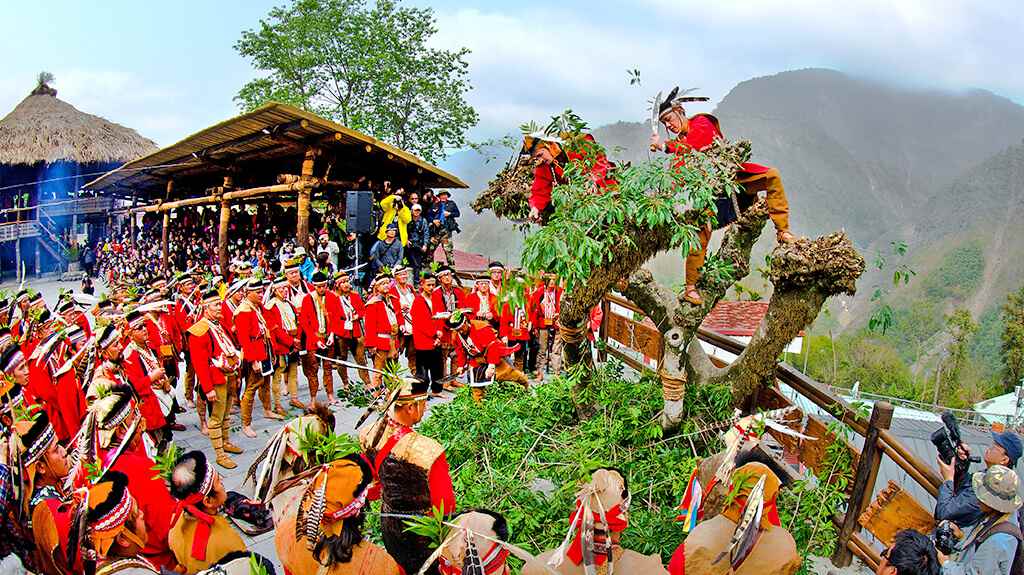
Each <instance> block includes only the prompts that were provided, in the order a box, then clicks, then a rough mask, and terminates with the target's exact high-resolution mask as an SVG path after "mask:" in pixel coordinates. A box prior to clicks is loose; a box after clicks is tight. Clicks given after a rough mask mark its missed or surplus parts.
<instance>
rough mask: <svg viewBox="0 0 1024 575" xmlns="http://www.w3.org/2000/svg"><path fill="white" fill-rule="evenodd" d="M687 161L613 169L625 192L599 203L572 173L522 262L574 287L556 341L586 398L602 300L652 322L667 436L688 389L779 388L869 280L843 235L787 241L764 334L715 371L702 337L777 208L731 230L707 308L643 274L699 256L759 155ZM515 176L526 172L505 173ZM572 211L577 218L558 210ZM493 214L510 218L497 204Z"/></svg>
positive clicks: (711, 275)
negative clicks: (813, 329)
mask: <svg viewBox="0 0 1024 575" xmlns="http://www.w3.org/2000/svg"><path fill="white" fill-rule="evenodd" d="M585 127H586V126H585V124H583V123H582V122H580V123H579V124H578V125H577V126H575V128H576V132H577V133H584V132H585ZM563 141H564V142H565V143H564V147H566V148H567V150H566V153H567V154H568V152H569V151H573V149H574V146H578V145H579V144H578V143H577V142H580V141H587V140H584V139H582V138H568V139H567V138H563ZM679 153H680V154H681V155H682V156H683V157H684V161H683V162H679V161H676V160H675V159H673V161H671V162H670V161H669V160H668V159H666V158H654V159H651V160H649V161H647V162H642V163H639V164H637V165H632V166H626V167H620V168H618V169H615V170H613V171H612V174H611V177H613V178H614V179H615V181H616V182H617V185H616V186H615V188H614V189H613V190H609V191H607V192H606V193H602V194H594V193H591V190H592V188H593V180H592V179H591V178H590V176H589V173H587V171H586V170H581V169H578V168H573V167H572V163H570V164H569V169H567V170H566V172H565V181H564V182H559V183H557V184H556V185H555V186H554V188H553V194H552V200H553V203H554V207H555V209H554V211H553V213H552V214H551V217H550V218H549V219H548V221H547V223H546V225H545V226H544V227H542V228H539V229H536V230H535V231H533V232H532V233H531V234H530V235H529V236H528V237H527V238H526V242H525V246H524V250H523V256H522V261H523V264H524V266H525V267H527V268H528V269H529V270H531V271H534V272H535V271H536V270H541V269H543V270H546V271H549V272H551V273H554V274H556V275H557V276H559V277H561V278H563V279H564V280H565V282H566V291H565V294H564V296H563V298H562V302H561V308H560V311H559V317H558V324H559V336H560V337H561V339H562V342H563V353H564V361H565V367H566V368H569V369H572V368H574V367H582V369H583V373H584V376H585V377H583V378H581V383H580V389H578V395H579V396H581V397H585V394H584V393H583V392H585V390H586V387H587V386H588V385H589V379H588V378H587V377H586V374H587V373H588V372H590V371H592V367H593V364H592V361H593V360H592V356H591V350H590V343H589V341H588V339H587V338H586V326H587V318H588V316H589V312H590V310H591V309H592V308H593V307H594V306H595V305H597V304H598V303H600V302H601V300H602V299H603V298H604V296H605V294H607V293H608V292H609V291H611V290H612V289H620V290H624V294H625V295H626V296H627V297H628V298H629V299H630V300H632V301H633V302H634V303H636V304H637V305H638V306H639V307H640V308H641V309H643V310H644V312H645V314H646V315H647V316H648V317H650V318H651V319H652V320H653V321H654V323H655V325H657V326H658V329H659V330H661V332H662V333H663V334H664V339H665V345H664V351H663V355H662V357H661V358H660V362H659V365H660V367H659V370H658V371H659V375H660V377H661V379H662V384H663V387H664V390H665V412H664V414H663V417H662V425H663V426H664V427H665V428H672V427H674V426H676V425H678V422H679V421H680V419H681V417H682V413H681V411H682V401H681V400H682V390H683V385H684V383H689V384H690V385H697V386H701V385H706V384H718V385H724V386H728V387H729V388H731V390H732V395H733V401H734V403H735V404H736V405H739V404H741V403H742V402H743V401H744V400H745V399H746V397H747V396H748V395H749V394H750V393H751V392H752V391H753V390H754V389H756V388H757V387H758V386H761V385H764V384H766V383H767V382H770V381H772V378H773V375H774V371H775V367H776V365H777V363H778V358H779V356H780V355H781V352H782V350H783V349H784V347H785V346H786V345H787V344H788V343H789V342H790V341H791V340H792V339H793V337H795V336H796V335H797V333H798V332H799V331H800V330H801V329H803V328H805V327H806V326H807V325H809V324H810V323H811V322H812V321H813V320H814V318H815V317H816V316H817V314H818V312H819V311H820V309H821V306H822V305H823V304H824V302H825V300H826V299H827V298H828V297H830V296H832V295H835V294H839V293H850V294H852V293H853V292H854V291H855V290H856V281H857V278H859V277H860V275H861V274H862V273H863V271H864V260H863V258H862V257H861V256H860V254H859V253H857V251H856V250H855V249H854V247H853V245H852V244H851V243H850V241H849V239H848V238H847V237H846V235H845V234H844V233H842V232H837V233H834V234H830V235H827V236H823V237H820V238H817V239H815V240H807V239H800V240H796V241H792V242H790V241H785V239H788V238H785V239H784V241H783V242H782V243H780V244H779V245H778V246H777V247H776V248H775V250H774V252H773V253H772V255H771V262H772V263H771V269H770V271H769V279H770V281H771V282H772V284H773V286H774V293H773V294H772V298H771V301H770V303H769V310H768V314H767V316H766V319H765V322H764V325H762V326H761V328H760V329H759V330H758V333H757V334H756V335H755V336H754V338H753V339H752V341H751V342H750V344H749V345H748V346H747V348H746V350H745V351H744V352H743V353H742V354H741V355H740V357H739V358H738V359H737V360H736V361H735V362H734V363H733V364H731V365H729V366H728V367H726V368H721V369H720V368H716V367H715V366H714V365H712V363H711V361H710V360H709V358H708V357H707V355H706V354H705V353H704V351H703V349H702V348H701V347H700V345H698V344H697V343H696V342H693V341H692V340H693V337H694V335H695V334H696V332H697V328H698V326H699V325H700V323H701V320H703V318H704V317H705V316H706V315H707V314H708V313H709V312H710V311H711V308H712V307H713V306H714V304H715V303H716V302H717V301H718V300H719V299H721V298H722V297H723V296H724V295H725V292H726V291H727V290H728V289H729V288H730V287H731V286H732V285H733V284H734V283H735V282H737V281H739V280H741V279H743V277H745V276H746V275H747V274H748V273H749V271H750V251H751V248H752V247H753V245H754V243H755V242H756V240H757V238H758V237H759V236H760V234H761V230H762V229H763V227H764V225H765V223H766V221H767V220H768V217H769V210H768V208H767V207H766V203H765V201H763V200H761V201H757V202H754V203H753V205H752V206H751V207H750V208H749V209H747V210H745V211H742V212H741V213H740V214H739V215H738V217H737V219H736V221H735V222H734V223H733V225H732V226H731V227H730V228H729V229H728V230H727V231H726V234H725V237H724V238H723V241H722V245H721V247H720V248H719V250H718V252H717V253H716V254H714V255H713V256H711V257H710V258H708V263H707V264H705V270H706V271H705V273H704V275H703V277H700V278H699V279H697V280H696V285H695V287H696V288H698V289H700V290H701V292H702V293H703V296H704V297H703V298H702V303H701V304H699V305H698V304H694V303H693V302H691V301H688V300H687V299H685V298H684V297H682V296H680V295H677V294H676V293H674V292H673V291H672V290H670V289H668V288H667V287H665V286H662V285H660V284H658V283H657V282H656V281H654V279H653V277H652V276H651V274H650V272H648V271H646V270H643V269H641V267H642V266H643V265H644V263H645V262H647V261H648V260H649V259H651V258H652V257H654V256H655V255H657V254H658V253H660V252H663V251H668V250H677V249H679V250H681V251H682V253H684V254H689V253H690V252H692V251H694V250H698V249H700V247H701V245H702V243H701V240H700V237H699V233H700V230H701V229H703V228H704V227H706V226H707V225H708V224H709V223H711V222H713V221H715V216H716V214H717V211H716V203H715V201H716V199H717V198H719V197H728V196H729V195H731V194H738V193H741V192H743V189H741V187H740V184H739V183H738V182H737V173H739V172H742V169H743V168H742V165H744V164H745V163H746V162H747V161H748V159H749V155H750V148H749V143H747V142H736V143H729V142H726V141H725V140H724V139H723V138H721V137H715V138H712V139H711V142H710V144H709V145H707V146H704V147H702V148H701V149H698V148H695V147H692V146H690V147H684V148H683V149H681V150H680V151H679ZM513 170H522V167H521V166H518V165H514V164H510V165H509V166H508V167H507V168H506V171H507V172H508V171H513ZM523 180H524V179H523V178H516V177H508V175H507V174H499V176H498V177H497V178H496V180H495V181H497V182H507V183H508V184H507V185H508V186H509V187H510V189H509V190H506V193H504V195H502V194H497V193H488V194H487V195H486V197H487V198H494V204H497V203H499V201H501V202H505V205H507V204H508V203H509V201H510V200H512V199H514V198H513V196H517V195H518V196H519V197H522V196H526V195H527V194H528V193H529V191H528V188H527V187H526V186H527V185H529V184H528V182H526V181H523ZM494 185H495V184H493V183H492V188H493V186H494ZM516 186H521V188H517V187H516ZM513 188H514V189H513ZM567 204H571V205H572V209H571V210H566V209H561V208H562V207H563V206H564V205H567ZM478 205H479V198H478ZM491 208H492V209H498V210H502V208H501V207H500V206H497V208H496V207H495V205H493V204H492V206H491ZM503 213H504V212H503ZM624 280H625V281H624ZM582 407H583V408H584V409H585V406H582Z"/></svg>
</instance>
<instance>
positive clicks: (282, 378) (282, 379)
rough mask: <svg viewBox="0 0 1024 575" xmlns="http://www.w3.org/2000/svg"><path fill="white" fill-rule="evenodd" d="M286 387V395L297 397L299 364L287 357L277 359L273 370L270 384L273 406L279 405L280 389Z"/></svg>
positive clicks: (294, 398) (296, 398) (295, 398)
mask: <svg viewBox="0 0 1024 575" xmlns="http://www.w3.org/2000/svg"><path fill="white" fill-rule="evenodd" d="M282 389H287V390H288V396H289V397H290V398H291V399H292V400H294V401H298V399H299V364H298V363H296V362H292V361H288V359H287V358H284V357H282V358H279V359H278V360H277V368H276V369H275V370H274V379H273V382H272V383H271V386H270V391H271V395H272V396H273V398H274V407H275V408H276V407H277V406H279V405H281V390H282Z"/></svg>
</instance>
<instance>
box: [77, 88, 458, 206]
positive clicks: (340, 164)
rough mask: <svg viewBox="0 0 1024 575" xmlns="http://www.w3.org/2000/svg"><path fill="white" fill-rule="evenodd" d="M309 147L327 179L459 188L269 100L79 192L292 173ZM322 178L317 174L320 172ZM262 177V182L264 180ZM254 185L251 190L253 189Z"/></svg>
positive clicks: (436, 172) (404, 157) (150, 190)
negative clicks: (315, 150) (318, 155)
mask: <svg viewBox="0 0 1024 575" xmlns="http://www.w3.org/2000/svg"><path fill="white" fill-rule="evenodd" d="M309 146H317V147H319V148H320V149H321V150H322V151H323V152H324V159H323V160H320V161H319V162H318V164H320V165H330V166H331V168H330V169H331V172H330V177H331V178H332V179H340V180H344V179H350V180H351V179H357V178H361V177H362V178H367V179H370V180H373V181H376V182H380V181H382V180H390V181H392V182H415V183H416V185H418V186H422V187H427V188H466V187H468V186H467V185H466V184H465V183H464V182H463V181H462V180H460V179H459V178H458V177H456V176H454V175H452V174H449V173H448V172H446V171H444V170H442V169H441V168H438V167H437V166H434V165H432V164H429V163H427V162H425V161H423V160H421V159H420V158H418V157H416V156H414V155H413V154H410V153H409V152H406V151H404V150H400V149H398V148H396V147H394V146H392V145H390V144H387V143H384V142H382V141H380V140H377V139H376V138H373V137H371V136H367V135H366V134H363V133H360V132H357V131H355V130H352V129H350V128H346V127H345V126H342V125H341V124H338V123H335V122H332V121H330V120H327V119H324V118H321V117H320V116H317V115H316V114H312V113H310V112H307V111H305V110H300V109H298V108H295V107H293V106H289V105H287V104H281V103H277V102H270V103H268V104H265V105H263V106H261V107H259V108H257V109H255V110H253V111H251V112H248V113H245V114H242V115H240V116H236V117H234V118H231V119H229V120H225V121H223V122H221V123H219V124H216V125H214V126H211V127H209V128H206V129H204V130H202V131H200V132H197V133H195V134H192V135H191V136H188V137H187V138H185V139H183V140H181V141H180V142H178V143H176V144H173V145H171V146H168V147H166V148H163V149H161V150H158V151H156V152H153V153H151V154H149V155H146V156H144V157H141V158H138V159H136V160H133V161H130V162H128V163H126V164H125V165H123V166H121V167H120V168H118V169H116V170H113V171H111V172H108V173H107V174H104V175H103V176H100V177H99V178H97V179H95V180H93V181H92V182H89V183H88V184H86V185H85V186H84V187H85V189H88V190H93V191H96V192H98V193H101V194H110V195H116V196H120V197H128V196H131V195H132V194H133V193H134V194H137V196H138V197H139V198H140V199H143V200H146V199H153V198H157V197H158V198H163V197H164V193H165V190H166V188H167V182H168V181H170V180H173V181H174V189H175V190H183V191H184V189H192V191H198V190H202V189H204V186H217V185H220V183H221V178H222V177H223V176H224V175H227V174H229V173H230V174H233V175H235V174H241V175H247V176H249V179H250V180H256V179H258V177H252V176H253V174H257V175H258V176H259V175H262V176H266V177H267V178H269V177H272V176H274V175H276V174H286V173H290V174H298V173H299V171H300V167H301V164H302V159H303V155H304V153H305V150H306V149H307V148H308V147H309ZM321 175H323V174H321ZM265 181H266V178H265V179H264V183H265ZM254 185H258V183H257V184H254Z"/></svg>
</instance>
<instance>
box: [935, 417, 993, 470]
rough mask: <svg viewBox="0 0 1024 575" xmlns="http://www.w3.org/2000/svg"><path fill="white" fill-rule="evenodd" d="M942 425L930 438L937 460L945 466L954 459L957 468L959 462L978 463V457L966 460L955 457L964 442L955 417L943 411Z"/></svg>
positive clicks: (979, 459)
mask: <svg viewBox="0 0 1024 575" xmlns="http://www.w3.org/2000/svg"><path fill="white" fill-rule="evenodd" d="M942 423H943V426H942V427H940V428H938V429H936V430H935V431H933V432H932V436H931V440H932V444H933V445H935V449H936V450H937V451H938V452H939V459H941V460H942V461H943V462H944V463H946V464H947V465H948V464H950V463H952V462H953V460H954V459H956V460H957V465H958V466H959V465H960V462H961V461H963V463H964V464H965V465H967V464H969V463H978V462H980V461H981V458H980V457H970V458H969V459H967V460H962V459H960V458H958V457H957V448H958V447H961V446H962V445H963V444H964V442H963V439H962V437H961V435H960V425H959V424H958V423H957V421H956V417H954V416H953V414H952V413H951V412H949V411H945V412H943V413H942Z"/></svg>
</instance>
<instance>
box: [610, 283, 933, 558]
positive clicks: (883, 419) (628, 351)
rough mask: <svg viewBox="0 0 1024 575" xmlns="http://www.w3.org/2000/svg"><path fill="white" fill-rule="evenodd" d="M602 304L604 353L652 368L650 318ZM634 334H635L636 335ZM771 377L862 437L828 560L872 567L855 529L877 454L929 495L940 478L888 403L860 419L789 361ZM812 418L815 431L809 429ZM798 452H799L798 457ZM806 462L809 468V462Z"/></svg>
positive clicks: (768, 403)
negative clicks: (906, 437)
mask: <svg viewBox="0 0 1024 575" xmlns="http://www.w3.org/2000/svg"><path fill="white" fill-rule="evenodd" d="M603 308H604V312H605V313H604V321H603V322H602V325H601V332H600V336H601V338H602V340H603V341H604V342H605V343H606V345H605V352H606V353H608V354H611V355H613V356H615V357H617V358H619V359H621V360H622V361H623V362H625V363H626V364H627V365H630V366H631V367H633V368H634V369H638V370H642V369H655V370H656V369H657V362H658V361H660V358H661V350H662V345H664V344H663V342H662V338H661V332H660V331H658V330H657V328H655V327H654V325H653V324H652V323H651V322H650V320H647V319H646V318H645V317H643V314H642V312H641V311H640V309H639V308H637V307H636V306H635V305H633V304H632V303H631V302H629V301H628V300H625V299H623V298H621V297H618V296H615V295H609V296H608V297H606V298H605V301H604V303H603ZM616 310H618V311H622V310H628V311H629V312H630V313H631V314H632V315H633V317H625V316H624V315H622V314H621V313H616ZM638 333H639V334H640V336H639V337H637V334H638ZM623 334H626V335H625V336H624V335H623ZM697 337H698V339H699V340H700V341H702V342H705V343H708V344H711V345H713V346H715V347H717V348H719V349H721V350H723V351H726V352H729V353H731V354H734V355H736V356H739V355H741V354H742V353H743V351H744V349H746V347H745V345H744V344H742V343H740V342H738V341H736V340H735V339H733V338H731V337H728V336H724V335H721V334H718V333H716V332H713V331H709V330H706V329H703V328H701V329H699V330H698V332H697ZM624 348H625V349H624ZM652 359H653V360H654V361H653V362H652V361H651V360H652ZM775 377H776V380H777V381H778V382H780V383H783V384H786V385H787V386H789V387H790V388H791V389H792V390H793V391H794V392H796V393H797V394H799V395H800V396H802V397H804V398H806V399H807V400H808V401H809V402H811V403H812V404H813V405H815V406H817V407H818V408H819V409H821V410H822V411H824V412H825V413H828V414H829V415H830V416H832V417H833V418H835V419H836V420H838V421H840V422H842V423H844V424H845V425H847V426H848V427H849V429H850V430H851V431H852V432H853V433H856V434H857V435H859V436H861V437H863V438H864V443H863V448H862V449H860V450H858V449H857V448H856V447H854V446H852V445H849V444H847V447H848V448H849V449H850V450H851V452H852V455H853V461H854V462H855V469H854V480H853V483H852V486H851V488H850V491H849V500H848V504H847V509H846V513H844V514H842V515H839V516H837V517H835V518H834V520H835V522H836V524H837V526H838V527H839V538H838V541H837V545H836V551H835V553H834V554H833V556H832V562H833V563H834V564H835V565H837V566H839V567H845V566H847V565H849V564H850V562H851V560H852V556H853V555H857V556H858V557H859V558H860V559H861V560H863V561H864V562H865V563H866V564H868V565H869V566H870V567H871V568H872V569H875V568H877V566H878V562H879V561H880V557H879V550H877V549H875V548H874V547H873V545H872V543H871V542H870V541H869V539H868V538H866V537H865V536H864V535H862V534H861V533H860V530H861V527H862V525H861V524H860V518H861V514H862V513H863V512H864V511H865V509H867V507H868V505H869V504H870V503H871V501H872V497H873V494H874V488H875V482H876V480H877V478H878V470H879V468H880V466H881V463H882V459H883V457H888V458H889V459H891V460H892V461H893V463H895V464H896V465H897V466H898V467H899V468H900V469H902V470H903V471H904V472H906V474H907V475H908V476H909V477H910V478H911V479H912V480H914V482H916V483H917V484H918V485H920V486H921V487H922V488H923V489H924V490H925V491H927V492H928V493H929V494H931V495H932V496H933V497H934V496H935V495H937V494H938V488H939V485H940V484H941V483H942V480H941V479H940V478H939V476H938V474H937V473H936V472H935V471H934V470H933V469H932V467H931V465H930V464H929V463H928V462H926V461H924V460H922V459H921V458H919V457H917V456H916V455H915V454H914V453H913V452H912V451H910V450H909V449H907V447H906V446H905V445H903V443H902V442H900V441H899V439H898V438H897V437H896V436H895V435H893V433H892V432H891V431H890V430H889V425H890V423H891V421H892V414H893V409H894V408H893V406H892V405H891V404H890V403H888V402H884V401H881V402H877V403H875V405H874V408H873V410H872V412H871V417H870V419H865V418H863V417H861V415H860V414H859V413H858V412H857V411H855V410H854V409H853V408H852V407H851V406H850V405H849V404H847V403H846V402H845V401H843V400H842V399H841V398H840V397H838V396H837V395H835V394H834V393H833V392H832V390H831V389H830V388H829V387H828V386H827V385H825V384H822V383H820V382H818V381H815V380H813V379H811V378H810V377H807V376H806V375H805V374H803V373H801V372H800V371H798V370H797V369H795V368H794V367H792V366H790V365H789V364H786V363H780V364H779V366H778V367H777V368H776V370H775ZM758 396H760V397H758ZM758 396H755V397H753V398H751V401H750V403H749V405H750V406H751V407H752V408H777V407H781V406H782V405H780V404H785V403H788V404H789V405H792V402H791V401H790V400H789V399H787V398H785V397H784V396H782V394H781V393H779V392H778V391H777V390H775V389H769V388H765V389H764V390H762V391H759V392H758ZM805 415H807V417H808V423H807V428H806V429H804V431H803V432H804V433H805V434H807V435H811V436H812V437H817V438H819V439H825V440H831V441H837V440H839V439H838V438H836V437H834V436H832V437H831V438H829V437H828V434H826V433H821V431H822V430H821V427H822V424H821V423H820V422H817V423H815V422H814V420H816V419H817V418H815V417H814V416H813V415H811V414H805ZM812 423H814V427H815V429H816V430H817V431H814V430H812V429H811V428H812ZM783 437H785V436H783ZM777 438H778V436H777ZM816 450H817V451H823V447H821V446H820V445H818V446H816ZM803 451H806V450H803ZM804 455H805V454H804V453H801V457H803V456H804ZM801 461H803V459H801ZM809 467H813V462H812V463H811V465H809Z"/></svg>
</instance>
